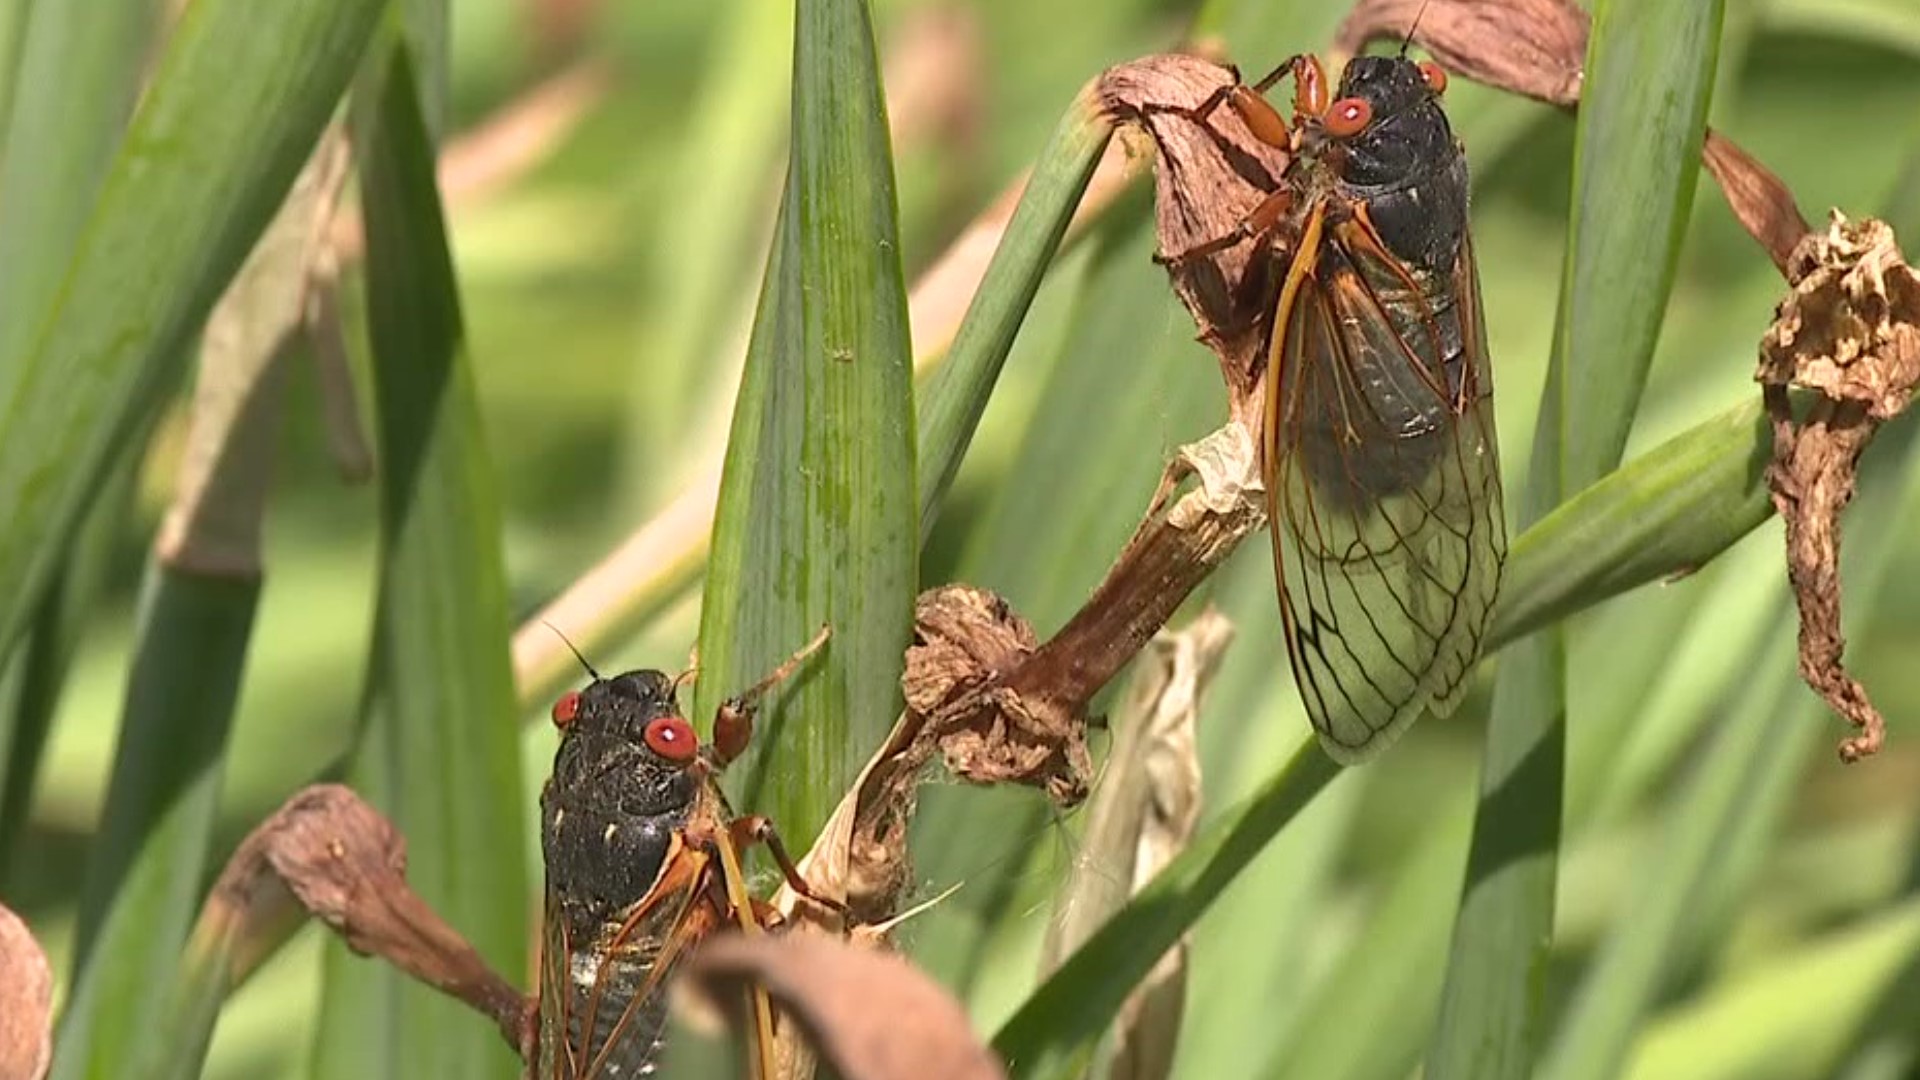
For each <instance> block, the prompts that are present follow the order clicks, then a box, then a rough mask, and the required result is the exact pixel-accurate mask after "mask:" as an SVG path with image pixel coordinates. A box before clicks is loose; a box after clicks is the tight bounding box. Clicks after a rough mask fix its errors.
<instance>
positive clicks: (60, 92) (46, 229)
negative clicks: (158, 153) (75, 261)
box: [0, 3, 158, 371]
mask: <svg viewBox="0 0 1920 1080" xmlns="http://www.w3.org/2000/svg"><path fill="white" fill-rule="evenodd" d="M157 10H158V9H157V8H156V7H155V6H154V5H152V4H110V5H104V6H101V5H91V4H59V3H49V4H40V5H37V6H36V7H34V8H33V9H32V14H31V17H30V18H27V19H26V20H25V21H24V22H23V23H22V24H21V27H20V29H21V31H22V38H21V41H20V42H19V45H20V49H21V52H20V67H19V70H18V72H17V73H16V79H17V81H16V82H15V84H14V90H15V97H14V99H13V107H12V111H11V114H10V116H9V119H8V122H7V124H6V125H5V128H4V131H5V136H6V143H5V148H4V150H3V151H0V236H4V237H6V250H7V257H6V258H4V259H0V371H5V370H6V369H8V368H9V367H11V366H13V365H16V364H18V363H20V362H21V359H22V357H21V352H22V350H24V349H25V348H26V347H27V346H28V345H29V344H30V343H31V341H32V337H33V333H34V331H35V330H37V329H39V327H40V322H41V320H42V318H43V317H44V315H45V313H46V311H47V308H48V305H49V304H50V303H51V301H52V300H53V296H54V294H55V292H56V291H58V289H59V287H60V275H59V274H58V273H57V272H56V269H57V268H60V267H64V266H66V265H67V263H68V261H69V260H71V259H72V257H73V253H74V243H75V241H77V240H78V239H79V237H80V231H81V229H82V228H83V227H84V226H85V225H86V221H87V215H88V213H89V211H91V210H92V209H93V204H94V199H95V198H96V197H97V196H98V194H99V192H100V181H101V178H102V177H103V176H104V175H105V173H106V171H107V166H108V164H109V163H110V162H112V160H113V152H114V148H115V147H117V146H119V145H120V136H121V133H122V132H123V131H124V130H125V129H126V124H127V116H128V114H129V113H131V112H132V111H133V102H134V98H135V96H136V95H137V94H138V92H139V89H140V76H141V71H142V69H143V68H144V66H145V54H146V51H147V48H148V46H149V41H148V39H149V37H150V36H151V34H152V30H153V25H154V16H155V14H156V12H157Z"/></svg>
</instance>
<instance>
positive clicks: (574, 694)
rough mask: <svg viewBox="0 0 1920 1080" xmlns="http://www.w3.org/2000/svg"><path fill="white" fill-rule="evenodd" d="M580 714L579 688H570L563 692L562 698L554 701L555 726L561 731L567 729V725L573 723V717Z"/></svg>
mask: <svg viewBox="0 0 1920 1080" xmlns="http://www.w3.org/2000/svg"><path fill="white" fill-rule="evenodd" d="M578 715H580V691H578V690H569V691H567V692H566V693H564V694H561V695H560V700H558V701H555V702H554V703H553V726H554V727H557V728H559V729H560V730H561V731H565V730H567V726H568V725H569V724H572V723H573V718H574V717H576V716H578Z"/></svg>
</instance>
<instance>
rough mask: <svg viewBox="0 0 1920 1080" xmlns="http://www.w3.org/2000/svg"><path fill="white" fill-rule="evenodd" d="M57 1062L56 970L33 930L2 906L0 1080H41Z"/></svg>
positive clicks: (0, 926)
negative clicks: (54, 1016)
mask: <svg viewBox="0 0 1920 1080" xmlns="http://www.w3.org/2000/svg"><path fill="white" fill-rule="evenodd" d="M52 1060H53V971H52V969H50V968H49V967H48V966H47V954H46V952H45V951H44V950H42V949H41V948H40V943H39V942H38V941H36V940H34V936H33V931H32V930H30V929H28V928H27V924H26V923H25V922H23V921H21V919H20V917H19V916H18V915H15V914H14V913H13V912H12V911H10V910H8V908H7V906H6V905H5V904H0V1080H40V1078H41V1077H43V1076H45V1075H47V1066H48V1064H49V1063H51V1061H52Z"/></svg>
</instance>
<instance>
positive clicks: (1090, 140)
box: [919, 94, 1112, 534]
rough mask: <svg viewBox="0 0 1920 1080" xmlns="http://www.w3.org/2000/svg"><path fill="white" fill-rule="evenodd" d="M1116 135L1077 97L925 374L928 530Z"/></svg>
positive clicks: (924, 526) (923, 479) (923, 478)
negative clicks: (943, 354)
mask: <svg viewBox="0 0 1920 1080" xmlns="http://www.w3.org/2000/svg"><path fill="white" fill-rule="evenodd" d="M1111 134H1112V127H1111V125H1110V124H1109V123H1108V122H1107V121H1106V120H1105V118H1103V117H1101V116H1100V115H1099V109H1098V107H1097V106H1096V105H1095V104H1094V103H1093V101H1092V100H1090V99H1089V98H1088V97H1087V96H1086V95H1084V94H1082V95H1080V96H1076V97H1075V98H1074V100H1073V104H1072V105H1071V106H1069V107H1068V109H1067V114H1066V115H1065V116H1064V117H1062V118H1061V119H1060V124H1059V126H1058V127H1056V128H1054V131H1053V137H1052V138H1050V139H1048V140H1047V145H1046V147H1045V148H1044V149H1043V150H1041V151H1040V160H1039V162H1038V164H1036V165H1035V167H1034V171H1033V174H1032V175H1031V176H1030V177H1028V179H1027V186H1026V190H1024V191H1022V192H1021V193H1020V204H1019V205H1018V206H1017V207H1015V208H1014V211H1013V217H1012V219H1011V220H1009V221H1008V222H1007V230H1006V232H1005V233H1004V234H1003V235H1002V238H1001V241H1000V246H999V247H998V248H996V249H994V252H993V261H992V262H990V263H989V264H988V265H987V270H986V273H985V274H984V275H983V276H982V277H981V280H980V290H979V291H978V292H977V293H975V294H974V297H973V302H972V303H971V304H969V305H968V307H967V314H966V317H965V318H964V319H962V320H961V323H960V329H959V330H958V331H957V332H956V333H955V334H954V338H953V344H952V346H951V347H950V348H949V349H948V350H947V359H946V363H944V364H941V365H940V366H939V367H938V368H936V369H935V370H934V372H933V374H932V375H930V376H928V377H927V380H926V385H925V386H923V387H922V388H921V390H920V393H919V420H920V522H921V532H922V534H924V533H926V532H927V531H929V530H931V529H932V527H933V522H934V519H935V518H936V517H937V516H938V515H939V511H940V496H941V495H942V494H944V493H945V492H946V490H947V486H948V485H949V484H951V483H953V477H954V474H955V473H957V472H959V471H960V460H961V459H962V458H964V457H965V456H966V453H967V446H968V444H969V443H971V442H972V440H973V431H974V429H975V428H976V427H978V426H979V424H980V417H981V414H983V413H985V412H986V409H987V399H988V397H989V396H990V395H991V394H992V392H993V387H994V385H995V384H996V383H997V382H998V380H999V375H1000V366H1001V365H1002V364H1004V363H1005V362H1006V359H1007V354H1008V353H1009V352H1011V351H1012V350H1013V340H1014V337H1015V336H1016V335H1017V334H1018V333H1019V332H1020V325H1021V323H1022V322H1023V321H1024V320H1025V319H1026V315H1027V310H1028V309H1029V308H1031V307H1032V306H1033V297H1034V294H1035V293H1037V292H1039V290H1040V280H1041V277H1042V276H1043V274H1044V273H1045V271H1046V268H1047V264H1048V262H1049V261H1050V260H1051V259H1052V257H1053V253H1054V252H1055V251H1057V250H1058V249H1059V247H1060V240H1061V237H1063V236H1065V235H1066V231H1067V224H1068V223H1069V222H1071V221H1072V220H1073V208H1074V205H1075V204H1076V203H1078V202H1079V201H1080V196H1081V194H1082V193H1083V192H1085V191H1086V188H1087V181H1088V180H1089V179H1091V178H1092V176H1093V168H1094V166H1095V165H1098V164H1099V163H1100V154H1101V151H1103V150H1105V149H1106V146H1107V140H1108V138H1109V136H1111Z"/></svg>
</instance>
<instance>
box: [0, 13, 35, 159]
mask: <svg viewBox="0 0 1920 1080" xmlns="http://www.w3.org/2000/svg"><path fill="white" fill-rule="evenodd" d="M32 12H33V3H32V0H0V166H4V165H5V164H6V158H7V129H8V127H9V125H10V122H11V120H12V117H13V97H14V93H15V89H16V86H15V84H17V83H18V82H19V80H20V54H21V52H22V51H23V50H24V48H25V41H24V39H25V38H26V36H27V19H28V18H29V17H30V15H31V14H32Z"/></svg>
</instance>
